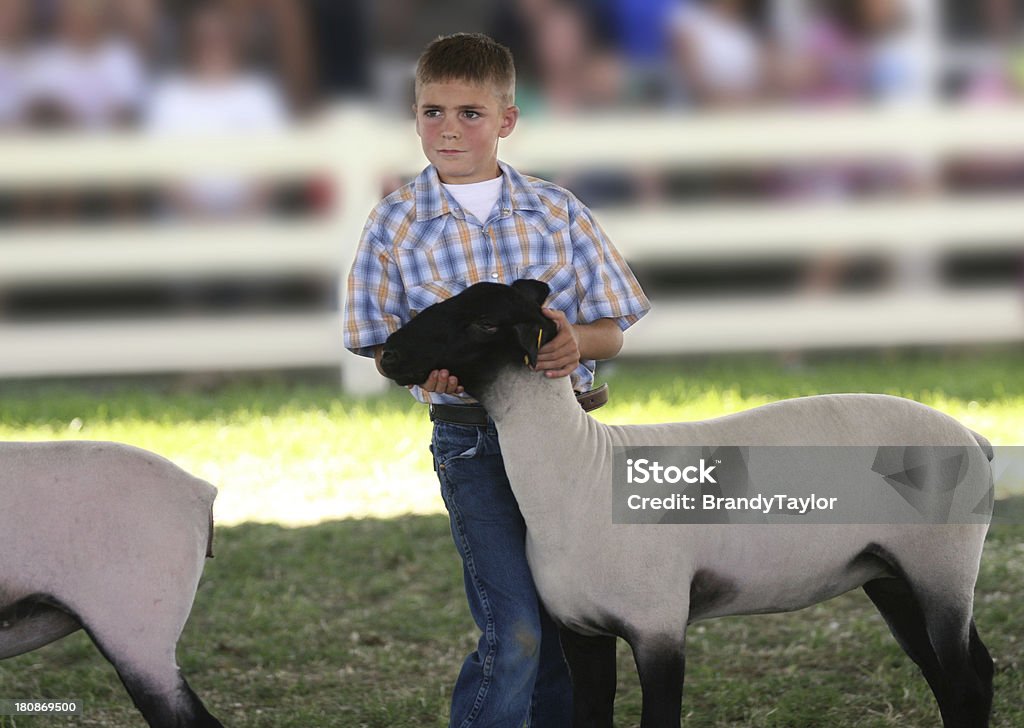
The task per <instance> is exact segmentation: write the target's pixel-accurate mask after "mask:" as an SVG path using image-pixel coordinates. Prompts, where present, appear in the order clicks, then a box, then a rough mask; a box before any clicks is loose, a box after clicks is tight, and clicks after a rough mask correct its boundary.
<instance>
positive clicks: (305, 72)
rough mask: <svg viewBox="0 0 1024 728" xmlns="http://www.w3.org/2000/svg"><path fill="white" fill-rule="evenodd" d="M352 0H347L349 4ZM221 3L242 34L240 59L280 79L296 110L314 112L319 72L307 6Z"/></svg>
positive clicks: (247, 0) (266, 0)
mask: <svg viewBox="0 0 1024 728" xmlns="http://www.w3.org/2000/svg"><path fill="white" fill-rule="evenodd" d="M335 1H336V2H339V0H335ZM352 1H353V0H345V3H349V2H352ZM218 2H219V4H221V5H223V7H224V8H225V9H226V10H227V11H228V13H229V15H230V19H231V24H232V26H233V27H234V29H235V32H236V33H237V35H238V43H239V46H238V52H239V54H240V57H241V58H243V59H244V60H246V61H249V62H251V63H254V64H256V65H257V66H258V67H259V68H260V69H261V70H263V71H264V72H267V73H271V74H273V75H274V76H275V77H276V78H277V79H278V82H279V83H280V84H281V87H282V89H283V92H284V97H285V98H286V99H287V101H288V104H289V105H290V107H291V109H292V110H293V111H295V112H305V111H307V110H308V109H310V108H311V107H312V105H313V103H314V101H315V98H314V97H315V93H316V73H315V69H314V66H313V53H312V42H311V33H310V29H309V27H308V22H309V16H308V14H307V9H306V8H305V7H304V5H303V3H302V2H299V1H298V0H218ZM336 30H337V29H336ZM344 41H345V39H344V38H343V37H338V38H336V42H339V43H341V42H344Z"/></svg>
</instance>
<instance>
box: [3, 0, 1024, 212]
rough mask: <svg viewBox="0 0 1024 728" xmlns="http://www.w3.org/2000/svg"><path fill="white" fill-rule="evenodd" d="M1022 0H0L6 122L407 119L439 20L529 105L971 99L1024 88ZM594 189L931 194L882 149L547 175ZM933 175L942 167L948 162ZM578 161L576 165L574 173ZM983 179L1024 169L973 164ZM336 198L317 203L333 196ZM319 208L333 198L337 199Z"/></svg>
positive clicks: (157, 129)
mask: <svg viewBox="0 0 1024 728" xmlns="http://www.w3.org/2000/svg"><path fill="white" fill-rule="evenodd" d="M1022 6H1024V1H1022V0H977V1H976V2H972V3H962V2H959V0H941V1H940V0H486V1H485V0H453V1H451V2H445V3H437V2H428V0H374V1H373V2H371V1H370V0H0V133H2V132H12V131H13V132H18V131H21V130H26V129H27V130H33V131H35V130H69V129H71V130H81V131H88V132H104V131H108V130H112V129H120V128H126V127H134V128H138V129H142V130H145V131H148V132H151V133H154V134H172V133H192V132H217V133H230V134H234V133H240V132H247V131H253V132H260V131H274V130H277V129H282V128H284V127H286V126H287V125H288V124H290V123H293V122H294V121H296V120H298V119H302V118H304V117H305V116H307V115H310V114H314V113H315V112H316V111H317V110H318V109H320V108H323V107H324V106H325V105H327V104H329V103H330V102H331V101H333V100H334V99H337V98H339V97H357V98H361V99H373V100H375V101H376V102H377V103H379V104H381V105H382V106H384V107H387V108H390V109H391V111H392V112H393V113H401V114H409V104H410V102H411V100H412V80H413V69H414V63H415V59H416V57H417V56H418V54H419V52H420V50H421V49H422V47H423V46H424V45H425V44H426V43H427V42H428V41H429V40H430V39H431V38H432V37H433V36H435V35H437V34H439V33H447V32H453V31H456V30H467V31H484V32H487V33H489V34H491V35H493V36H494V37H496V38H498V39H499V40H501V41H502V42H504V43H506V44H507V45H508V46H509V47H510V48H511V49H512V50H513V53H514V55H515V58H516V62H517V67H518V74H519V79H518V88H517V103H518V104H519V106H520V107H521V108H522V110H523V114H524V116H526V117H530V116H531V115H532V116H543V115H545V114H567V113H601V112H602V111H606V110H616V109H623V108H627V109H637V108H643V109H675V110H680V111H683V112H686V111H690V110H701V109H731V110H742V109H744V108H753V107H758V106H764V105H768V104H776V105H778V104H783V105H790V106H800V107H834V106H837V105H844V104H847V105H849V104H888V105H892V104H919V103H929V102H933V101H937V100H955V101H958V102H961V103H970V104H992V103H1006V102H1012V101H1017V100H1019V99H1021V98H1022V94H1024V50H1022V48H1024V46H1022V43H1021V40H1022V30H1024V7H1022ZM531 171H535V172H538V173H542V174H544V173H547V174H550V175H552V176H554V177H556V179H558V180H559V181H562V182H564V183H566V184H569V185H570V186H572V187H573V189H574V190H576V191H577V193H578V194H579V195H580V196H581V197H582V198H583V199H584V200H585V201H586V202H588V203H589V204H591V205H600V204H602V203H603V202H629V201H633V202H635V201H637V200H640V201H643V200H645V199H655V198H657V199H664V198H666V197H668V198H671V199H682V198H686V197H693V196H694V195H696V196H699V197H702V198H703V197H706V196H716V197H721V196H722V195H726V196H728V195H735V194H739V195H752V196H757V197H765V196H768V197H769V198H774V199H779V198H791V197H799V198H807V197H811V198H822V197H824V198H829V197H835V196H848V195H851V194H860V193H864V192H867V193H871V192H875V191H879V190H883V191H886V192H892V191H894V190H895V191H898V192H905V193H914V192H915V190H918V189H920V188H921V187H922V186H923V185H926V184H928V182H926V181H923V177H922V174H921V170H919V169H914V168H913V166H911V167H910V168H908V167H907V166H906V165H894V164H890V163H886V162H884V161H882V162H878V161H877V160H876V161H870V162H863V163H862V162H855V163H852V164H851V163H850V162H849V161H844V162H842V163H835V164H831V163H828V162H827V161H823V162H822V163H821V164H815V165H813V166H810V167H802V168H790V169H773V170H769V171H767V172H765V171H764V170H756V171H751V170H741V171H739V172H734V171H730V170H715V171H710V172H706V173H705V172H701V171H697V172H696V173H693V171H687V172H685V173H680V174H675V175H674V174H673V173H672V172H671V171H666V170H660V171H656V172H655V171H651V172H650V173H648V172H645V171H644V170H631V171H629V173H628V174H623V173H622V171H621V170H620V171H617V172H614V171H613V172H611V173H601V172H600V171H595V170H590V171H584V172H582V173H573V172H572V171H565V170H531ZM928 172H929V174H931V173H933V172H934V170H929V171H928ZM559 175H561V177H559ZM949 178H950V179H951V180H953V181H954V182H957V183H963V184H966V185H975V186H977V185H985V184H993V183H995V184H1002V183H1005V182H1010V183H1013V182H1024V164H1022V163H1021V162H1020V160H1014V159H1007V158H1006V157H1002V158H994V159H984V158H978V157H972V158H970V159H965V160H959V161H956V162H955V163H954V164H953V165H951V167H950V170H949ZM321 188H322V185H321V186H320V187H318V186H317V185H316V184H315V181H312V182H311V181H310V180H302V181H299V182H297V183H286V184H282V183H281V181H274V182H273V184H270V183H267V182H256V181H252V180H242V179H238V178H232V177H226V176H220V177H203V178H197V179H189V180H182V181H180V182H179V183H178V184H176V185H173V186H170V187H168V188H164V189H159V190H139V189H131V190H99V191H97V190H92V191H88V192H84V191H82V190H70V191H69V190H38V191H34V190H27V191H26V190H18V191H17V192H16V193H12V192H10V191H4V190H0V220H8V221H10V220H14V221H17V222H24V221H29V222H39V221H42V222H53V221H61V220H80V219H83V218H86V219H87V218H90V217H95V216H99V217H103V218H104V219H108V218H110V217H111V216H113V217H120V218H125V217H132V216H136V215H139V214H146V215H157V216H163V217H165V218H174V217H179V218H195V217H201V218H237V217H239V216H244V215H250V214H253V213H261V212H266V211H274V212H280V211H282V210H287V209H299V210H303V211H305V210H311V209H314V210H315V209H317V205H318V204H321V203H322V199H323V198H324V194H323V190H322V189H321ZM318 201H320V202H318ZM321 206H322V204H321Z"/></svg>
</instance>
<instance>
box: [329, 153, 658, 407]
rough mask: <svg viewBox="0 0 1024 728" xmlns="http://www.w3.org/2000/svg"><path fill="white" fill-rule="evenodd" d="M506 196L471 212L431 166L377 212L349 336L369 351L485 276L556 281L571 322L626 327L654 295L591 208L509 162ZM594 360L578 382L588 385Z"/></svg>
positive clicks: (365, 237) (361, 255)
mask: <svg viewBox="0 0 1024 728" xmlns="http://www.w3.org/2000/svg"><path fill="white" fill-rule="evenodd" d="M499 166H500V167H501V171H502V173H503V180H504V181H503V183H502V188H501V196H500V197H499V199H498V204H497V207H496V208H495V209H493V210H492V211H491V215H490V217H489V218H488V219H487V221H486V222H485V223H484V224H483V225H481V224H479V223H478V222H477V221H476V219H475V218H473V217H470V218H469V219H467V217H466V214H465V212H464V211H463V210H462V209H461V207H460V206H459V204H458V203H457V202H456V201H455V200H454V198H452V196H451V195H450V194H448V192H447V191H446V190H445V189H444V187H443V185H442V184H441V180H440V178H439V177H438V175H437V170H436V169H435V168H434V167H433V166H432V165H431V166H429V167H427V168H426V169H425V170H423V172H422V173H420V175H419V176H418V177H417V178H416V179H415V180H413V181H412V182H410V183H409V184H407V185H405V186H404V187H402V188H400V189H398V190H396V191H395V192H393V193H392V194H390V195H389V196H388V197H386V198H384V199H383V200H382V201H381V202H380V203H379V204H378V205H377V207H376V208H375V209H374V210H373V212H372V213H370V217H369V220H367V223H366V227H365V228H363V234H362V238H361V239H360V241H359V247H358V248H357V250H356V256H355V260H354V261H353V263H352V270H351V272H350V273H349V276H348V294H347V298H346V301H345V312H344V326H345V330H344V344H345V347H346V348H347V349H349V350H350V351H352V352H354V353H356V354H359V355H361V356H373V351H374V349H375V348H376V347H377V346H379V345H380V344H383V343H384V341H385V340H386V339H387V337H388V336H389V335H390V334H391V333H392V332H394V331H396V330H397V329H399V328H401V327H402V325H404V324H405V323H406V322H408V321H409V320H410V319H411V318H412V317H413V316H415V315H416V314H417V313H419V312H420V311H422V310H423V309H425V308H427V307H428V306H430V305H432V304H434V303H438V302H439V301H443V300H445V299H446V298H449V297H451V296H453V295H455V294H456V293H459V292H460V291H462V290H463V289H464V288H466V287H467V286H470V285H472V284H474V283H479V282H480V281H494V282H499V283H512V282H513V281H514V280H516V279H517V278H535V279H537V280H541V281H544V282H545V283H547V284H548V285H549V286H550V287H551V297H550V298H549V299H548V300H547V302H546V304H545V305H546V306H547V307H548V308H556V309H560V310H561V311H564V312H565V315H566V318H567V319H568V320H569V322H570V323H591V322H593V321H596V320H598V319H602V318H609V319H613V320H615V322H616V323H618V325H619V326H620V327H621V328H622V329H623V330H625V329H626V328H628V327H629V326H631V325H632V324H634V323H635V322H636V321H637V320H639V319H640V317H641V316H643V315H644V314H645V313H647V311H649V310H650V307H651V306H650V303H649V302H648V300H647V297H646V296H645V295H644V292H643V291H642V290H641V289H640V284H639V283H637V280H636V278H635V277H634V276H633V273H632V271H630V269H629V267H628V266H627V265H626V262H625V260H623V258H622V256H621V255H620V254H619V252H618V251H617V250H616V249H615V247H614V246H613V245H612V244H611V243H610V242H609V241H608V239H607V237H606V236H605V234H604V231H603V230H601V228H600V226H599V225H598V224H597V222H596V221H595V220H594V217H593V215H592V214H591V212H590V210H588V209H587V208H586V206H585V205H584V204H583V203H582V202H580V201H579V200H578V199H576V197H575V196H574V195H573V194H572V193H571V192H569V191H567V190H565V189H562V188H561V187H559V186H558V185H555V184H552V183H551V182H546V181H544V180H541V179H537V178H536V177H528V176H525V175H522V174H519V172H517V171H516V170H514V169H512V168H511V167H510V166H508V165H506V164H504V163H500V162H499ZM593 381H594V361H592V360H586V361H581V362H580V365H579V367H578V368H577V369H576V371H575V372H573V373H572V383H573V388H574V389H576V390H577V391H584V390H586V389H589V388H590V387H591V386H592V384H593ZM412 392H413V395H414V396H415V397H416V398H417V399H418V400H420V401H421V402H433V403H435V404H466V403H467V402H473V401H474V400H473V399H471V398H469V397H468V395H466V396H461V397H457V396H454V395H447V394H437V393H433V392H424V391H422V390H421V389H420V388H419V387H413V388H412Z"/></svg>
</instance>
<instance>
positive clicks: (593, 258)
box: [569, 198, 651, 330]
mask: <svg viewBox="0 0 1024 728" xmlns="http://www.w3.org/2000/svg"><path fill="white" fill-rule="evenodd" d="M569 212H570V226H571V227H570V231H569V232H570V236H571V238H572V246H573V261H574V264H575V267H576V292H577V297H578V299H579V302H580V313H579V321H580V322H582V323H592V322H594V321H597V320H598V319H602V318H610V319H613V320H614V321H615V322H616V323H617V324H618V325H619V328H621V329H622V330H626V329H628V328H629V327H630V326H632V325H633V324H635V323H636V322H637V321H639V320H640V318H641V317H642V316H643V315H644V314H646V313H647V312H648V311H650V310H651V304H650V301H648V300H647V296H646V295H644V292H643V290H642V289H641V288H640V284H639V283H638V282H637V280H636V276H634V275H633V271H631V270H630V269H629V266H628V265H627V264H626V261H625V259H623V257H622V255H621V254H620V253H619V251H618V250H616V249H615V246H614V245H612V243H611V241H609V240H608V236H607V235H605V233H604V230H602V229H601V226H600V225H598V224H597V221H596V220H595V219H594V216H593V213H591V212H590V210H588V209H587V207H586V206H585V205H583V203H581V202H580V201H579V200H577V199H576V198H571V199H570V202H569Z"/></svg>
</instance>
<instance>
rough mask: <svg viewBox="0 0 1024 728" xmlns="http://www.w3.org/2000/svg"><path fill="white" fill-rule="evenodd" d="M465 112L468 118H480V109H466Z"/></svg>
mask: <svg viewBox="0 0 1024 728" xmlns="http://www.w3.org/2000/svg"><path fill="white" fill-rule="evenodd" d="M465 114H466V118H467V119H479V118H480V113H479V112H478V111H466V112H465Z"/></svg>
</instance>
